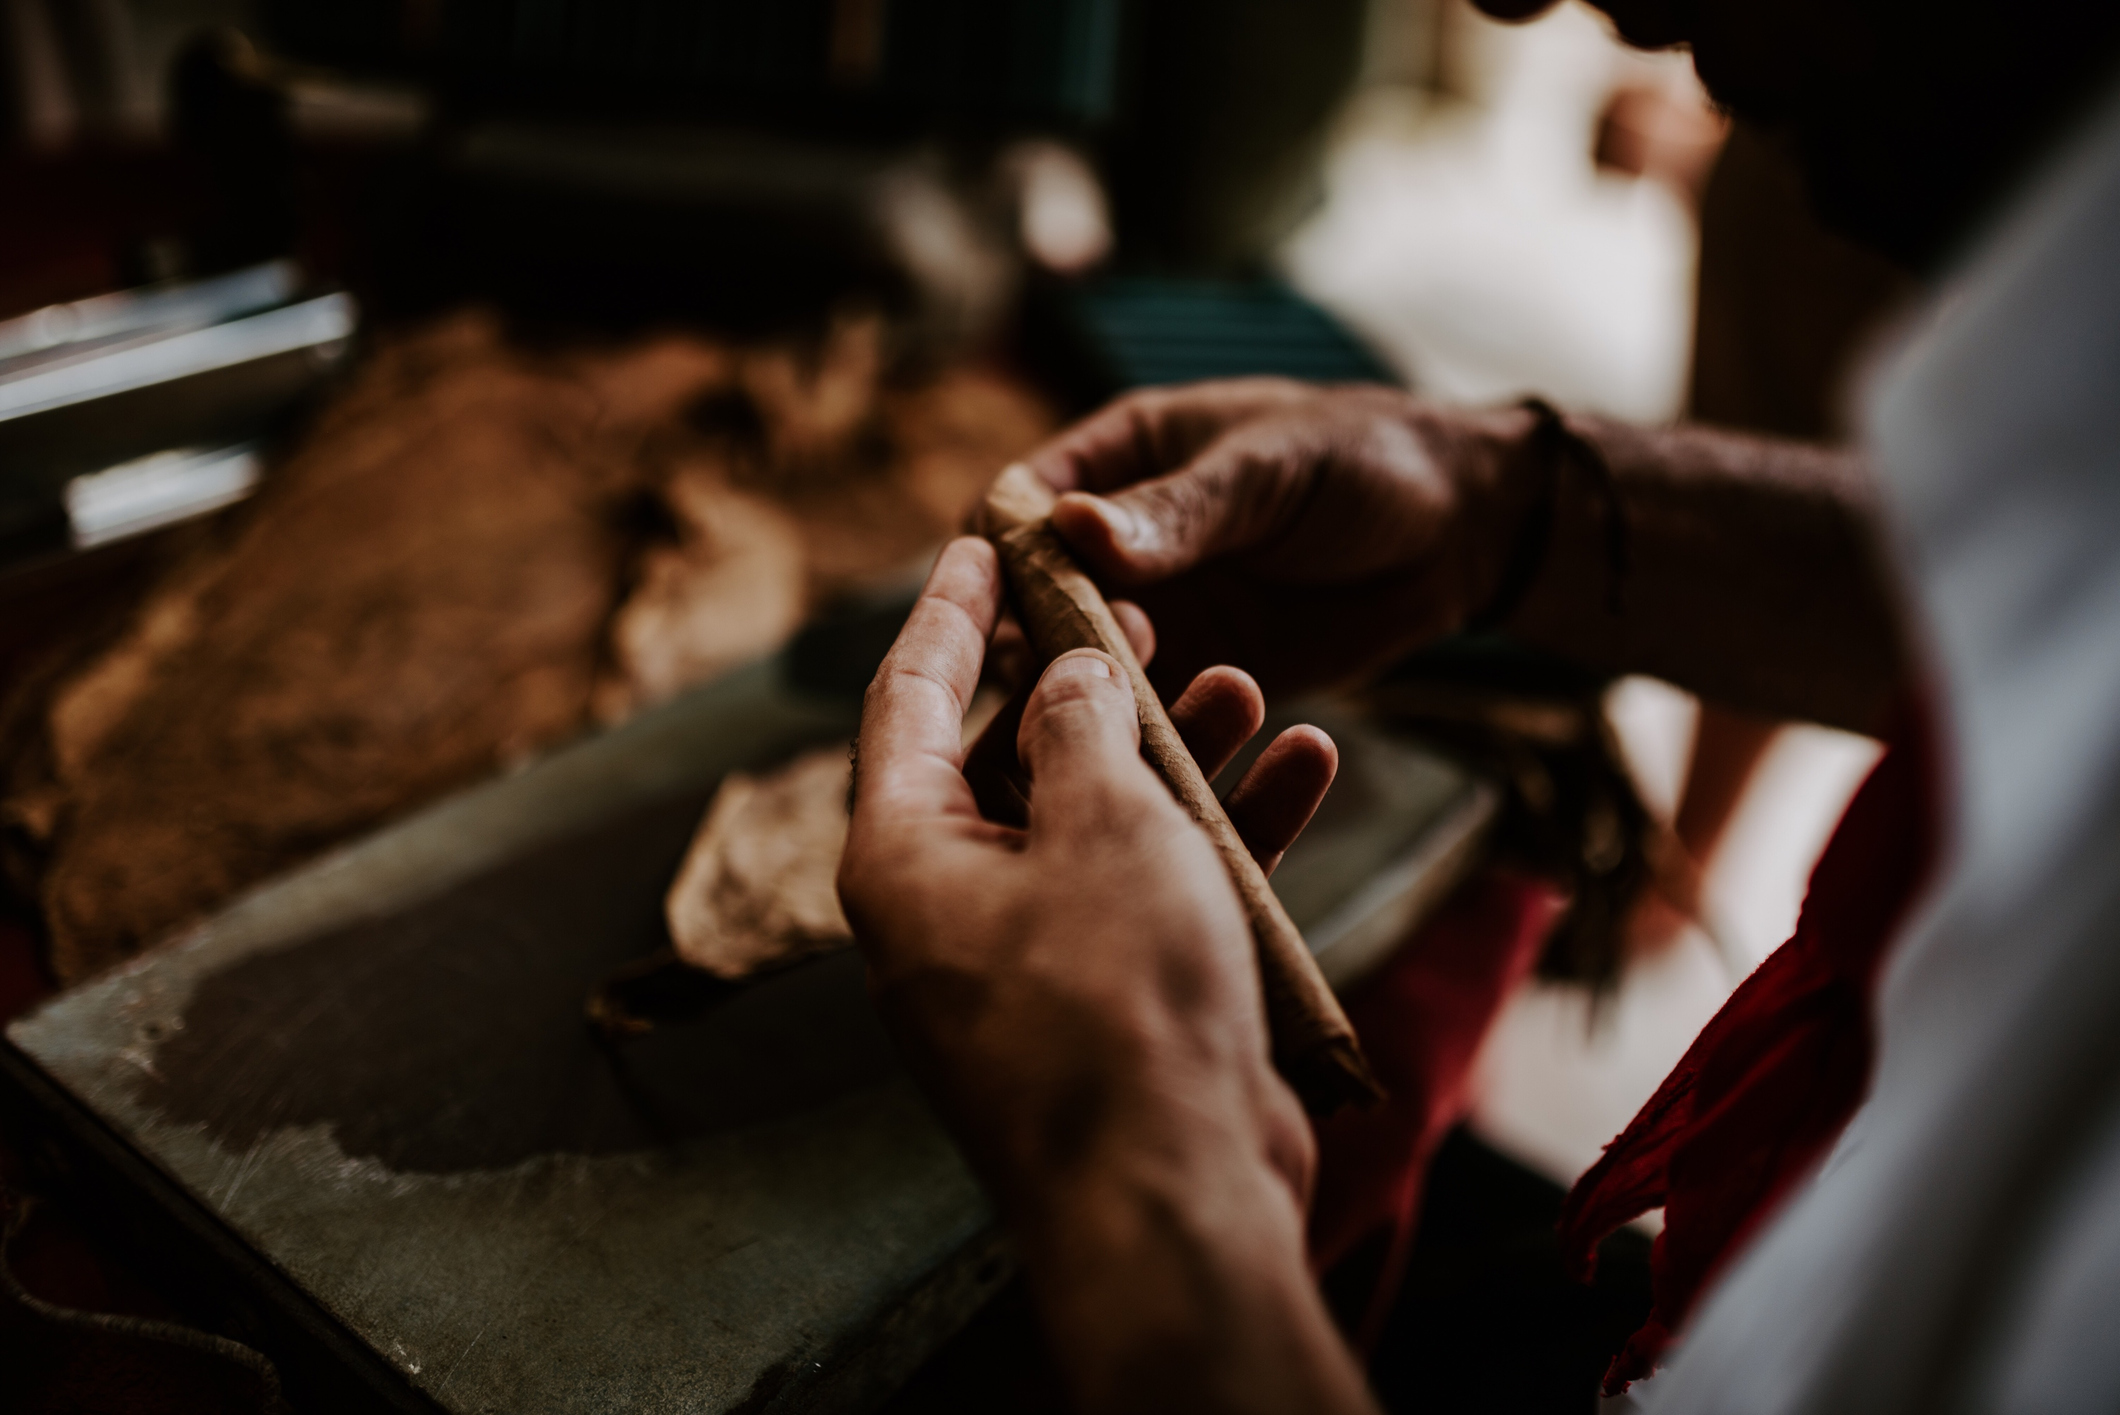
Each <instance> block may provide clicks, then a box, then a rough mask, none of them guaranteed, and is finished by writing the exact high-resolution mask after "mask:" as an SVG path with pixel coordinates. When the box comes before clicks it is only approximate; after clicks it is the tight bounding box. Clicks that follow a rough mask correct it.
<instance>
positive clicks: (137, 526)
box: [66, 444, 262, 550]
mask: <svg viewBox="0 0 2120 1415" xmlns="http://www.w3.org/2000/svg"><path fill="white" fill-rule="evenodd" d="M261 470H262V466H261V464H260V462H259V459H258V452H257V448H256V447H255V446H252V445H249V444H245V445H242V446H237V447H217V448H197V447H191V448H184V449H180V450H178V451H174V452H157V453H155V454H154V455H153V456H150V457H141V458H139V459H137V460H135V461H131V462H124V463H121V464H119V465H118V466H115V467H111V468H109V469H107V470H105V471H101V472H95V473H92V474H90V475H88V476H85V477H75V478H74V479H73V480H72V481H70V482H68V483H67V484H66V518H67V521H68V522H69V523H70V524H71V526H72V529H73V544H74V548H75V549H76V550H87V549H89V548H90V547H92V546H98V545H104V544H107V543H109V542H111V541H114V540H122V539H124V538H125V537H127V536H135V535H139V534H141V533H142V532H145V531H151V530H154V529H156V528H158V527H161V526H167V525H171V524H173V523H175V522H177V521H184V520H189V519H190V518H191V517H193V516H203V515H205V514H206V513H207V512H209V511H217V510H219V509H220V508H221V507H223V506H227V505H230V504H232V503H234V502H237V501H241V500H242V499H243V498H244V497H246V496H248V495H250V493H251V492H252V491H254V490H255V489H256V488H257V484H258V477H259V474H260V472H261Z"/></svg>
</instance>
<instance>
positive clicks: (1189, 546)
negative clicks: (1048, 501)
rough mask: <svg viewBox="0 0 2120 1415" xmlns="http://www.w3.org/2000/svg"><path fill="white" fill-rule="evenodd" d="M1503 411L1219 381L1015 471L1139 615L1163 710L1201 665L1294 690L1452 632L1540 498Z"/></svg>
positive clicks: (1476, 603)
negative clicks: (1151, 643) (1053, 492)
mask: <svg viewBox="0 0 2120 1415" xmlns="http://www.w3.org/2000/svg"><path fill="white" fill-rule="evenodd" d="M1531 427H1532V419H1531V416H1530V415H1529V414H1528V413H1525V412H1523V411H1522V410H1519V409H1504V410H1499V411H1488V412H1478V411H1465V410H1455V409H1445V408H1440V407H1434V406H1431V405H1429V404H1426V403H1423V402H1421V401H1419V400H1417V399H1415V398H1412V397H1410V396H1409V395H1407V394H1404V393H1401V392H1399V391H1397V390H1395V389H1388V388H1380V387H1341V388H1321V387H1315V386H1311V385H1307V384H1300V383H1294V382H1290V381H1287V380H1284V379H1235V380H1229V381H1225V382H1216V383H1201V384H1193V385H1190V386H1186V387H1180V388H1169V389H1151V390H1147V391H1144V392H1140V393H1135V394H1131V395H1129V396H1127V397H1124V398H1121V399H1119V400H1118V401H1117V402H1115V403H1113V404H1112V405H1111V406H1109V407H1107V408H1105V409H1104V410H1103V411H1102V412H1100V413H1097V414H1095V415H1094V416H1092V417H1090V418H1088V419H1087V420H1085V421H1083V422H1081V423H1078V424H1077V425H1076V426H1075V427H1073V428H1072V429H1070V430H1069V431H1067V432H1065V433H1063V434H1061V435H1060V436H1059V437H1058V438H1056V439H1054V440H1053V441H1052V442H1049V443H1047V444H1046V445H1045V446H1044V447H1042V448H1040V449H1039V450H1038V451H1037V452H1036V453H1034V454H1032V456H1031V457H1030V458H1029V459H1028V460H1029V462H1030V464H1031V466H1032V467H1033V468H1034V469H1035V470H1036V471H1037V472H1038V473H1039V475H1041V476H1042V477H1044V478H1045V480H1046V481H1047V482H1048V483H1050V484H1051V485H1052V486H1053V487H1055V488H1056V489H1058V490H1060V491H1062V492H1063V493H1072V494H1064V495H1062V496H1061V498H1060V501H1059V504H1058V506H1057V507H1056V508H1055V509H1054V513H1053V521H1054V524H1055V525H1056V527H1057V528H1058V529H1059V531H1060V533H1061V534H1062V535H1063V536H1064V537H1066V539H1067V541H1068V543H1069V544H1070V545H1071V546H1072V547H1073V548H1074V550H1075V552H1076V553H1077V554H1078V555H1080V556H1081V557H1082V559H1083V561H1084V562H1085V564H1086V565H1087V566H1088V567H1089V568H1090V570H1091V571H1092V573H1094V574H1096V575H1097V577H1098V578H1099V579H1100V580H1102V581H1103V582H1104V583H1105V584H1106V585H1107V586H1110V587H1115V588H1119V589H1124V590H1126V591H1128V592H1129V593H1130V594H1132V595H1133V597H1135V598H1136V599H1138V600H1139V601H1140V603H1141V605H1142V607H1143V608H1144V609H1146V610H1147V611H1148V613H1149V615H1150V617H1152V618H1153V619H1154V620H1155V621H1156V624H1157V626H1158V628H1159V630H1160V632H1161V638H1162V640H1163V642H1164V644H1165V646H1166V647H1165V662H1164V664H1163V665H1162V666H1161V668H1160V669H1159V671H1158V672H1157V674H1156V675H1155V676H1156V678H1157V679H1158V686H1159V687H1161V688H1163V690H1164V691H1166V692H1168V691H1171V689H1172V688H1174V687H1175V686H1176V685H1177V684H1178V683H1182V682H1184V681H1186V680H1187V679H1188V678H1189V677H1190V675H1191V674H1193V673H1195V672H1198V671H1199V670H1200V669H1201V668H1203V667H1205V666H1206V665H1208V664H1210V663H1233V664H1236V665H1238V666H1240V667H1242V668H1246V669H1248V670H1250V671H1251V672H1252V673H1253V674H1255V675H1256V676H1257V677H1258V678H1259V679H1260V680H1261V681H1263V682H1265V683H1266V684H1267V685H1268V687H1269V688H1271V689H1273V690H1276V691H1279V690H1284V689H1287V690H1294V689H1302V688H1307V687H1315V686H1320V685H1323V684H1329V683H1335V682H1341V681H1345V680H1348V679H1351V678H1354V677H1356V676H1358V675H1360V674H1362V673H1365V672H1368V671H1371V670H1373V669H1375V668H1377V667H1380V666H1382V665H1383V664H1385V663H1388V662H1389V661H1390V660H1392V659H1393V658H1396V657H1397V656H1399V655H1400V654H1402V653H1404V652H1406V651H1407V650H1409V649H1411V648H1413V647H1415V646H1417V645H1418V644H1420V643H1422V642H1425V641H1426V640H1429V639H1432V638H1436V637H1438V636H1440V635H1443V634H1446V633H1449V632H1451V631H1453V630H1455V629H1457V628H1459V627H1460V626H1462V625H1463V624H1464V622H1465V621H1466V620H1467V619H1468V618H1469V617H1470V616H1471V615H1473V614H1474V613H1476V612H1478V610H1479V609H1480V608H1481V607H1483V606H1484V605H1485V604H1486V603H1488V601H1489V600H1490V599H1491V598H1492V596H1493V595H1494V593H1495V591H1496V589H1497V588H1498V586H1499V583H1500V580H1501V576H1502V567H1503V563H1504V561H1505V559H1506V557H1507V555H1508V552H1509V548H1510V546H1511V544H1512V543H1513V540H1514V534H1515V529H1516V526H1517V524H1518V522H1519V520H1520V518H1521V516H1522V514H1523V512H1524V510H1525V508H1526V507H1527V506H1528V505H1529V503H1530V501H1531V499H1532V498H1533V497H1534V496H1535V495H1536V494H1537V487H1536V481H1537V479H1536V478H1535V477H1533V476H1531V475H1528V474H1529V473H1531V472H1534V471H1535V470H1536V468H1535V467H1534V466H1533V464H1532V459H1531V456H1530V454H1529V452H1528V450H1527V446H1526V440H1525V439H1526V437H1527V435H1528V433H1529V432H1530V429H1531Z"/></svg>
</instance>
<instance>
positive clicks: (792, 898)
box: [663, 744, 853, 982]
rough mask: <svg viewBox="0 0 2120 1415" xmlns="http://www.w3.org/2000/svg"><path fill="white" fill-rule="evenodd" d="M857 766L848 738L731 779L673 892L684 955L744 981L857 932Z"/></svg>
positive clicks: (670, 913)
mask: <svg viewBox="0 0 2120 1415" xmlns="http://www.w3.org/2000/svg"><path fill="white" fill-rule="evenodd" d="M850 770H851V769H850V766H849V763H848V759H847V749H846V747H845V745H844V744H841V745H837V746H833V747H829V748H823V749H820V750H818V751H814V752H806V753H804V754H803V755H802V756H799V757H797V758H796V759H795V760H794V761H792V762H790V763H789V764H788V765H786V766H784V767H781V768H780V769H778V770H777V771H771V772H767V773H765V774H763V775H760V776H752V775H749V774H747V773H744V772H732V773H731V774H730V775H729V777H728V778H727V779H726V780H724V781H723V782H722V784H721V788H720V790H718V791H716V792H715V793H714V800H713V802H712V804H710V805H709V806H708V807H707V814H706V818H705V819H704V820H702V821H701V822H700V826H699V830H698V833H697V834H695V835H694V836H693V837H692V844H691V847H690V848H689V849H688V850H686V852H685V862H684V864H683V865H682V866H681V867H680V868H679V869H678V872H677V879H676V880H675V881H674V882H673V883H672V884H671V886H670V892H669V894H668V896H667V897H665V899H664V900H663V916H664V918H665V919H666V920H667V921H668V922H669V925H670V939H671V941H672V943H674V944H675V945H676V949H677V956H678V957H679V958H681V959H683V960H684V961H685V962H686V963H688V964H690V965H691V966H692V967H694V968H697V969H700V970H701V971H702V972H706V973H711V974H713V975H714V976H715V977H717V978H721V979H724V980H726V981H730V982H734V981H736V980H738V979H740V978H745V977H749V976H750V975H752V974H753V973H757V972H759V971H761V970H763V969H766V968H771V967H775V966H778V965H780V964H783V963H790V962H793V961H795V960H796V959H798V958H806V957H809V956H810V955H811V954H815V953H823V952H826V951H829V950H831V949H834V948H841V947H844V946H845V945H846V944H848V943H851V942H852V941H853V933H852V931H851V930H850V929H849V928H848V926H847V919H846V915H845V914H844V913H843V912H842V911H841V910H840V907H839V891H838V887H837V884H836V879H837V876H838V874H839V855H840V852H841V851H842V850H844V849H845V848H846V839H847V807H846V801H847V782H848V778H849V775H850Z"/></svg>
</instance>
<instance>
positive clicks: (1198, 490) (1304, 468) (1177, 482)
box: [1053, 426, 1316, 584]
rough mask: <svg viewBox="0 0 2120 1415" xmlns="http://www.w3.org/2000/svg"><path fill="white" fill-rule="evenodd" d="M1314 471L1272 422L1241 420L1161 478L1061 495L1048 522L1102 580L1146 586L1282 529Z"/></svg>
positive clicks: (1310, 460)
mask: <svg viewBox="0 0 2120 1415" xmlns="http://www.w3.org/2000/svg"><path fill="white" fill-rule="evenodd" d="M1315 471H1316V468H1315V465H1314V459H1313V458H1310V457H1307V456H1304V455H1303V454H1302V450H1301V449H1300V448H1298V447H1295V446H1291V445H1290V444H1289V443H1288V441H1287V439H1286V438H1285V437H1282V436H1277V435H1275V430H1274V429H1272V428H1270V427H1263V426H1249V427H1244V428H1240V429H1238V430H1237V431H1236V432H1233V433H1231V434H1229V435H1227V436H1224V437H1222V438H1220V439H1218V440H1217V441H1216V442H1215V443H1214V444H1213V445H1211V446H1209V447H1208V448H1207V449H1205V450H1204V451H1202V452H1201V453H1200V454H1199V455H1198V456H1197V457H1195V458H1193V459H1192V460H1191V461H1190V462H1188V463H1186V464H1185V465H1184V466H1183V467H1180V468H1179V469H1178V470H1176V471H1174V472H1170V473H1167V474H1166V475H1163V476H1159V477H1154V478H1151V479H1149V480H1147V481H1144V482H1141V483H1139V484H1138V485H1134V486H1129V487H1126V488H1124V489H1122V490H1118V491H1115V492H1113V493H1112V494H1110V495H1108V496H1096V495H1091V494H1090V493H1088V492H1085V491H1070V492H1068V493H1066V494H1065V495H1063V496H1061V497H1060V499H1059V501H1058V502H1057V503H1055V504H1054V506H1053V526H1054V528H1055V529H1056V530H1058V531H1059V532H1060V534H1061V536H1062V538H1064V539H1065V540H1066V541H1067V543H1068V545H1069V546H1070V547H1072V548H1073V549H1074V550H1075V552H1076V553H1077V554H1078V555H1080V556H1081V557H1082V558H1083V559H1084V560H1085V561H1087V562H1088V563H1089V565H1090V568H1091V569H1093V570H1095V571H1098V572H1100V573H1101V574H1103V575H1104V576H1105V577H1106V578H1108V579H1111V580H1114V581H1116V582H1118V583H1120V584H1146V583H1151V582H1153V581H1156V580H1161V579H1166V578H1168V577H1169V576H1172V575H1175V574H1178V573H1180V572H1181V571H1184V570H1189V569H1191V568H1192V567H1193V566H1195V565H1198V564H1199V563H1200V562H1201V561H1203V560H1209V559H1212V558H1214V557H1215V556H1217V555H1227V554H1230V553H1232V552H1235V551H1239V550H1244V549H1247V548H1249V547H1251V546H1254V545H1257V544H1258V543H1260V542H1261V541H1263V540H1265V539H1266V538H1267V537H1268V536H1270V535H1272V534H1273V533H1274V532H1275V531H1277V530H1280V529H1282V528H1283V527H1285V525H1286V524H1287V523H1288V522H1289V521H1290V520H1292V519H1293V518H1294V517H1295V516H1296V514H1297V513H1298V512H1299V510H1300V509H1301V507H1302V505H1303V502H1304V500H1305V497H1306V495H1307V493H1308V492H1309V489H1310V487H1311V485H1312V484H1313V480H1314V477H1315Z"/></svg>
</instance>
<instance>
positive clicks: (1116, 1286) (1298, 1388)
mask: <svg viewBox="0 0 2120 1415" xmlns="http://www.w3.org/2000/svg"><path fill="white" fill-rule="evenodd" d="M1215 1129H1216V1127H1212V1126H1200V1125H1197V1124H1193V1125H1186V1124H1181V1125H1180V1126H1179V1130H1180V1131H1182V1132H1186V1133H1182V1134H1174V1133H1173V1132H1172V1131H1171V1130H1170V1129H1168V1128H1164V1129H1161V1130H1159V1131H1158V1132H1157V1133H1156V1134H1154V1135H1139V1136H1135V1137H1133V1138H1132V1139H1131V1141H1130V1142H1129V1143H1128V1144H1127V1145H1126V1146H1125V1147H1124V1148H1120V1149H1114V1150H1113V1151H1112V1152H1110V1153H1109V1154H1107V1155H1105V1156H1102V1157H1100V1161H1099V1162H1098V1163H1095V1164H1092V1165H1090V1166H1086V1167H1085V1168H1084V1170H1083V1171H1082V1172H1080V1173H1079V1174H1077V1175H1075V1176H1073V1177H1072V1178H1071V1179H1070V1180H1068V1181H1065V1182H1062V1183H1060V1184H1057V1185H1055V1186H1054V1189H1053V1192H1052V1194H1051V1196H1050V1199H1049V1202H1048V1203H1047V1205H1046V1206H1045V1207H1044V1210H1043V1212H1042V1214H1041V1219H1040V1221H1039V1222H1038V1223H1037V1224H1036V1225H1032V1226H1029V1227H1028V1228H1026V1230H1025V1231H1024V1232H1023V1233H1022V1234H1021V1238H1022V1251H1023V1255H1024V1262H1025V1267H1026V1270H1027V1273H1028V1276H1029V1280H1030V1284H1031V1288H1032V1292H1033V1294H1034V1296H1035V1298H1036V1300H1037V1302H1038V1306H1039V1308H1040V1311H1041V1313H1042V1316H1043V1319H1044V1323H1045V1326H1046V1329H1047V1331H1048V1334H1049V1337H1050V1339H1051V1341H1052V1343H1053V1346H1054V1350H1055V1353H1056V1355H1057V1356H1058V1357H1059V1359H1060V1361H1061V1363H1062V1365H1063V1366H1064V1367H1065V1369H1067V1370H1068V1371H1069V1373H1070V1375H1071V1377H1072V1379H1073V1384H1074V1386H1075V1391H1074V1394H1075V1396H1076V1400H1077V1403H1078V1405H1079V1406H1080V1407H1081V1408H1083V1409H1085V1410H1091V1411H1110V1410H1120V1409H1143V1410H1167V1409H1198V1410H1242V1409H1256V1410H1262V1411H1263V1410H1283V1409H1295V1408H1333V1407H1345V1408H1358V1407H1359V1406H1360V1405H1361V1403H1362V1400H1363V1397H1362V1393H1361V1392H1362V1385H1361V1379H1360V1376H1359V1373H1358V1372H1356V1371H1355V1369H1354V1366H1353V1363H1352V1361H1351V1360H1350V1359H1349V1357H1348V1355H1347V1352H1346V1350H1345V1348H1344V1346H1343V1345H1342V1343H1341V1342H1340V1340H1339V1338H1338V1336H1337V1334H1336V1332H1335V1331H1334V1330H1333V1328H1332V1326H1331V1322H1330V1319H1329V1317H1327V1316H1326V1314H1325V1312H1324V1307H1323V1303H1322V1301H1321V1299H1320V1298H1319V1296H1318V1293H1317V1289H1316V1284H1315V1281H1314V1280H1313V1278H1312V1277H1311V1274H1310V1271H1309V1267H1308V1262H1307V1258H1306V1256H1305V1248H1304V1230H1303V1211H1302V1207H1301V1205H1300V1204H1299V1203H1298V1202H1297V1200H1296V1196H1295V1195H1294V1193H1293V1191H1292V1190H1291V1189H1290V1188H1289V1187H1288V1185H1287V1184H1286V1183H1285V1182H1284V1181H1283V1180H1282V1179H1281V1178H1280V1177H1279V1176H1278V1175H1277V1174H1276V1173H1275V1172H1274V1171H1273V1169H1272V1167H1271V1166H1270V1165H1269V1164H1267V1163H1266V1162H1265V1161H1264V1159H1263V1158H1262V1157H1261V1156H1260V1154H1259V1153H1258V1152H1257V1150H1256V1148H1254V1147H1251V1146H1248V1145H1246V1144H1244V1143H1243V1142H1242V1140H1241V1138H1240V1137H1239V1136H1237V1135H1234V1134H1228V1133H1225V1134H1223V1135H1220V1136H1217V1135H1215V1134H1214V1133H1213V1131H1214V1130H1215ZM1321 1393H1330V1394H1332V1395H1336V1396H1338V1397H1340V1398H1339V1399H1336V1400H1320V1399H1319V1398H1318V1397H1319V1396H1320V1394H1321Z"/></svg>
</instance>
